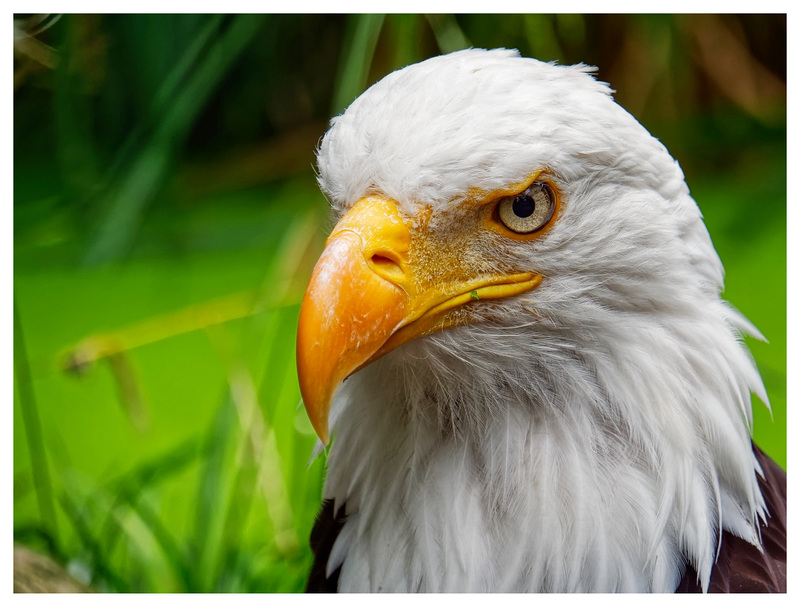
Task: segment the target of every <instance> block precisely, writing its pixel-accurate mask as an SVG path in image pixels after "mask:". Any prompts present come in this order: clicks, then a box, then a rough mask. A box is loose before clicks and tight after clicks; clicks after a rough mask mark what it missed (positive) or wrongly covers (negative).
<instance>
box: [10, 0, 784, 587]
mask: <svg viewBox="0 0 800 607" xmlns="http://www.w3.org/2000/svg"><path fill="white" fill-rule="evenodd" d="M14 31H15V40H14V378H15V393H14V538H15V541H16V542H19V543H23V544H27V545H30V546H33V547H35V548H36V549H37V550H40V551H44V552H46V553H49V554H51V555H53V556H54V557H55V558H56V560H58V561H59V562H61V563H62V564H64V565H66V566H67V567H68V569H69V571H71V572H72V573H73V575H75V576H76V577H77V578H78V579H80V580H82V581H84V582H86V583H89V584H91V585H92V586H93V587H95V588H96V589H99V590H103V591H142V592H151V591H205V592H228V591H282V592H283V591H297V590H301V589H302V587H303V584H304V580H305V576H306V571H307V568H308V566H309V563H310V556H311V555H310V551H309V548H308V545H307V539H308V535H309V531H310V528H311V525H312V522H313V518H314V515H315V513H316V509H317V507H318V504H319V500H320V496H321V482H322V474H323V469H322V467H323V462H322V461H321V460H320V459H317V460H316V461H314V462H313V463H309V462H310V460H309V457H310V454H311V450H312V446H313V443H314V435H313V431H312V429H311V426H310V424H309V423H308V421H307V419H306V417H305V413H304V411H303V409H302V407H301V406H299V403H300V395H299V391H298V387H297V379H296V375H295V367H294V333H295V326H296V318H297V314H298V307H299V302H300V298H301V296H302V292H303V289H304V287H305V282H306V280H307V278H308V276H309V274H310V271H311V268H312V267H313V263H314V261H315V258H316V255H317V254H318V253H319V251H320V250H321V247H322V243H323V241H324V238H325V234H326V230H327V229H328V227H329V224H328V216H327V209H326V203H325V201H324V199H323V197H322V195H321V194H320V193H319V192H318V190H317V188H316V185H315V181H314V173H313V162H314V158H313V150H314V147H315V145H316V143H317V141H318V140H319V138H320V137H321V135H322V134H323V133H324V131H325V128H326V124H327V121H328V119H329V118H330V117H331V116H332V115H335V114H337V113H339V112H341V111H342V110H343V109H344V108H345V107H346V106H347V105H348V104H349V103H350V102H351V101H352V100H353V99H354V98H355V97H356V96H357V95H358V94H359V93H360V92H361V91H362V90H364V89H365V88H366V87H367V86H368V85H369V84H371V83H373V82H375V81H376V80H378V79H379V78H380V77H382V76H383V75H385V74H387V73H388V72H390V71H392V70H394V69H397V68H399V67H402V66H403V65H406V64H408V63H412V62H416V61H419V60H422V59H425V58H427V57H429V56H432V55H436V54H439V53H442V52H449V51H452V50H456V49H460V48H464V47H467V46H476V47H487V48H492V47H500V46H502V47H509V48H518V49H520V51H521V52H522V53H523V54H525V55H529V56H535V57H538V58H540V59H543V60H557V61H559V62H560V63H577V62H581V61H582V62H584V63H588V64H592V65H597V66H599V78H600V79H602V80H604V81H607V82H610V83H611V85H612V87H613V88H614V89H615V90H616V91H617V95H616V96H617V99H618V101H619V102H620V103H621V104H622V105H623V106H625V107H626V108H627V109H628V110H629V111H630V112H631V113H632V114H633V115H634V116H636V117H637V118H638V119H639V120H640V121H641V122H642V123H643V124H644V125H645V126H646V127H647V128H648V129H650V131H651V132H652V133H653V134H654V135H655V136H656V137H658V138H659V139H661V140H662V141H663V142H664V143H665V144H666V145H667V147H668V148H669V149H670V150H671V152H672V153H673V155H674V156H675V157H676V158H677V159H678V160H679V161H680V162H681V165H682V167H683V169H684V171H685V173H686V176H687V181H688V183H689V186H690V188H691V189H692V193H693V195H694V197H695V199H696V200H697V202H698V204H699V205H700V207H701V209H702V211H703V213H704V215H705V218H706V222H707V225H708V228H709V231H710V232H711V235H712V238H713V239H714V242H715V244H716V246H717V250H718V252H719V254H720V256H721V257H722V260H723V262H724V263H725V266H726V269H727V287H726V292H725V296H726V298H727V299H729V300H730V301H731V302H732V303H733V305H735V306H736V307H737V308H739V309H740V310H741V311H743V312H744V313H745V314H746V315H747V316H748V317H749V318H750V319H751V320H752V321H753V322H754V323H755V324H756V325H757V326H758V327H759V328H760V330H761V331H762V332H763V333H764V335H765V336H766V337H767V339H768V340H769V344H766V343H760V342H757V341H755V340H751V339H748V340H747V343H748V345H749V346H750V347H751V349H752V351H753V354H754V356H755V358H756V360H757V362H758V366H759V368H760V370H761V372H762V375H763V377H764V381H765V383H766V385H767V389H768V392H769V397H770V399H771V404H772V414H770V413H769V412H768V411H767V409H766V408H765V407H763V406H762V405H761V404H760V403H758V402H756V403H755V407H754V408H755V420H756V421H755V438H756V440H757V442H758V443H759V444H761V445H762V446H763V447H764V449H765V450H766V451H767V452H768V453H769V454H770V455H772V456H773V457H774V458H775V459H776V460H777V461H778V462H779V463H780V464H781V465H782V466H784V467H785V465H786V84H785V82H786V17H785V16H783V15H769V16H768V15H761V16H735V15H726V16H717V15H694V16H671V15H647V16H641V15H612V16H609V15H592V16H581V15H524V16H523V15H502V16H496V15H464V16H461V15H459V16H452V15H427V16H422V15H387V16H380V15H249V16H216V15H201V16H195V15H157V16H153V15H109V16H106V15H64V16H60V17H59V16H37V15H16V16H15V17H14Z"/></svg>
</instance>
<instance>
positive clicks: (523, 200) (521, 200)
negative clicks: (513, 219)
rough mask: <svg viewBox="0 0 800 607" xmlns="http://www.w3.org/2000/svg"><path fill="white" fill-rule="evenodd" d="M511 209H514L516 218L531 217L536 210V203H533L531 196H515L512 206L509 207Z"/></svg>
mask: <svg viewBox="0 0 800 607" xmlns="http://www.w3.org/2000/svg"><path fill="white" fill-rule="evenodd" d="M511 208H512V209H514V215H516V216H517V217H530V216H531V215H533V210H534V209H535V208H536V203H535V202H534V200H533V197H532V196H528V195H527V194H525V195H522V196H517V197H516V198H515V199H514V204H512V205H511Z"/></svg>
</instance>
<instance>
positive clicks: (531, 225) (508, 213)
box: [497, 181, 556, 234]
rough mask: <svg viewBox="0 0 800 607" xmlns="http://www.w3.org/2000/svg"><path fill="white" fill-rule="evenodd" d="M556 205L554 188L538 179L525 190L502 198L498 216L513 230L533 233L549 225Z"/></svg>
mask: <svg viewBox="0 0 800 607" xmlns="http://www.w3.org/2000/svg"><path fill="white" fill-rule="evenodd" d="M555 206H556V205H555V197H554V196H553V190H551V189H550V186H548V185H547V184H546V183H542V182H539V181H537V182H535V183H533V184H531V185H530V187H528V189H527V190H525V191H524V192H521V193H519V194H517V195H515V196H506V197H505V198H501V199H500V202H499V203H498V205H497V216H498V217H499V219H500V221H501V222H502V224H503V225H504V226H505V227H507V228H508V229H509V230H511V231H512V232H516V233H517V234H531V233H533V232H536V231H537V230H541V229H542V228H543V227H544V226H546V225H547V223H548V222H549V221H550V219H551V218H552V217H553V211H554V210H555Z"/></svg>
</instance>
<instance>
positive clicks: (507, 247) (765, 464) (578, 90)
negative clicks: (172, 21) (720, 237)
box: [297, 49, 786, 592]
mask: <svg viewBox="0 0 800 607" xmlns="http://www.w3.org/2000/svg"><path fill="white" fill-rule="evenodd" d="M317 160H318V169H319V183H320V186H321V189H322V190H323V192H324V193H325V195H326V197H327V198H328V200H329V201H330V203H331V205H332V208H333V213H334V217H335V220H336V225H335V227H334V228H333V231H332V233H331V235H330V237H329V238H328V240H327V243H326V246H325V249H324V251H323V253H322V256H321V258H320V259H319V261H318V263H317V265H316V267H315V269H314V271H313V274H312V276H311V279H310V283H309V285H308V289H307V291H306V294H305V297H304V299H303V303H302V306H301V311H300V318H299V325H298V336H297V363H298V375H299V381H300V387H301V392H302V395H303V400H304V403H305V407H306V410H307V412H308V415H309V417H310V419H311V422H312V424H313V426H314V428H315V429H316V431H317V434H318V435H319V438H320V448H321V445H322V444H326V445H327V444H328V443H329V440H331V437H333V443H332V444H331V446H330V449H329V452H328V453H327V457H326V464H327V476H326V481H325V489H324V502H323V508H322V511H321V513H320V516H319V518H318V521H317V523H316V526H315V529H314V531H313V532H312V546H313V548H314V550H315V563H314V566H313V569H312V572H311V577H310V580H309V585H308V589H309V590H339V591H345V592H350V591H374V592H380V591H383V592H390V591H401V592H409V591H459V592H474V591H504V592H508V591H512V592H515V591H531V592H546V591H554V592H566V591H577V592H587V591H599V592H613V591H634V592H673V591H676V590H683V591H698V590H702V591H711V590H722V591H725V590H744V591H754V590H773V591H775V590H777V591H785V585H786V581H785V578H786V573H785V571H786V569H785V561H786V543H785V475H784V473H783V471H782V470H781V469H780V468H778V467H777V465H775V464H774V463H773V462H772V461H770V460H769V459H768V458H767V457H766V456H765V455H764V454H763V453H762V452H761V451H760V450H758V448H757V447H755V446H754V445H753V444H752V442H751V436H750V429H751V424H752V411H751V393H752V394H755V395H756V396H757V397H758V398H759V399H760V400H761V401H763V402H764V403H768V400H767V395H766V393H765V390H764V387H763V384H762V381H761V378H760V376H759V373H758V371H757V369H756V367H755V365H754V362H753V360H752V358H751V356H750V355H749V353H748V351H747V350H746V348H745V347H744V346H743V344H742V343H741V340H740V336H741V334H742V333H746V334H750V335H755V336H759V333H758V331H757V330H756V328H755V327H754V326H752V324H751V323H749V322H748V321H747V320H746V319H745V318H744V317H743V316H742V315H741V314H739V313H738V312H737V311H735V310H734V309H733V308H732V307H731V306H730V305H728V304H727V303H726V302H725V301H723V300H722V299H721V298H720V292H721V290H722V287H723V268H722V265H721V263H720V260H719V258H718V256H717V254H716V252H715V251H714V248H713V245H712V243H711V239H710V237H709V235H708V232H707V230H706V228H705V225H704V224H703V221H702V218H701V214H700V211H699V210H698V207H697V205H696V204H695V202H694V200H693V199H692V198H691V196H690V195H689V190H688V188H687V186H686V183H685V181H684V176H683V174H682V172H681V169H680V168H679V166H678V163H677V162H676V161H675V160H674V159H673V158H672V157H671V156H670V154H669V153H668V152H667V150H666V149H665V147H664V146H663V145H662V144H661V143H660V142H659V141H658V140H656V139H655V138H654V137H652V136H651V135H650V134H649V133H648V132H647V131H646V130H645V129H644V128H643V127H642V126H641V125H640V124H639V123H638V122H637V121H636V120H635V119H634V118H633V117H632V116H631V115H630V114H628V113H627V112H626V111H625V110H624V109H622V107H620V106H619V105H617V104H616V103H615V102H614V100H613V99H612V96H611V90H610V89H609V87H608V86H607V85H606V84H604V83H601V82H599V81H597V80H596V79H595V78H594V77H593V75H592V69H591V68H588V67H586V66H584V65H576V66H558V65H554V64H548V63H542V62H539V61H536V60H534V59H528V58H523V57H520V56H519V54H518V53H517V52H515V51H510V50H505V49H499V50H492V51H485V50H477V49H471V50H465V51H460V52H456V53H452V54H449V55H445V56H441V57H435V58H432V59H429V60H427V61H423V62H422V63H419V64H416V65H412V66H409V67H406V68H404V69H402V70H399V71H397V72H394V73H392V74H390V75H389V76H387V77H385V78H384V79H383V80H381V81H380V82H378V83H377V84H375V85H374V86H372V87H371V88H370V89H369V90H367V91H366V92H365V93H364V94H363V95H361V97H359V98H358V99H356V101H355V102H353V104H352V105H351V106H350V107H349V108H348V109H347V110H346V111H345V112H344V113H343V114H342V115H341V116H338V117H336V118H334V119H333V120H332V126H331V128H330V130H329V131H328V132H327V134H326V135H325V137H324V138H323V140H322V141H321V144H320V146H319V149H318V154H317Z"/></svg>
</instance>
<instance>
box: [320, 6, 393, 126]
mask: <svg viewBox="0 0 800 607" xmlns="http://www.w3.org/2000/svg"><path fill="white" fill-rule="evenodd" d="M383 18H384V16H383V15H350V16H349V18H348V22H347V32H346V33H345V44H344V50H343V52H342V57H341V60H340V62H339V77H338V78H337V79H336V91H335V92H334V94H333V104H332V105H331V114H332V115H334V116H335V115H338V114H341V113H342V111H344V109H345V108H346V107H347V106H348V105H350V103H352V101H353V100H354V99H355V98H356V97H357V96H358V95H360V94H361V92H362V91H363V90H364V89H365V88H366V86H367V76H368V74H369V66H370V65H372V58H373V55H374V54H375V46H376V45H377V43H378V36H379V35H380V33H381V27H382V26H383Z"/></svg>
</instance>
